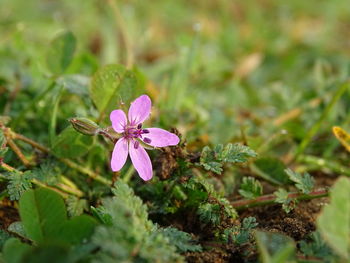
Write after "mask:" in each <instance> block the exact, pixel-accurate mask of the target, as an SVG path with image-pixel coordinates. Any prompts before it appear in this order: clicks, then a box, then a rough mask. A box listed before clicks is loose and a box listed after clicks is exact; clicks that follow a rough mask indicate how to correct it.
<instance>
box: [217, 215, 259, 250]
mask: <svg viewBox="0 0 350 263" xmlns="http://www.w3.org/2000/svg"><path fill="white" fill-rule="evenodd" d="M257 226H258V223H257V222H256V218H255V217H246V218H244V219H243V222H242V225H241V226H234V227H231V228H226V229H225V230H224V233H223V239H224V241H226V242H229V241H231V240H232V241H233V242H234V243H235V244H237V245H242V244H244V243H246V242H249V240H250V239H251V238H252V230H253V229H254V228H255V227H257Z"/></svg>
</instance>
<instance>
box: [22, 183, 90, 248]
mask: <svg viewBox="0 0 350 263" xmlns="http://www.w3.org/2000/svg"><path fill="white" fill-rule="evenodd" d="M19 212H20V216H21V219H22V223H23V226H24V230H25V232H26V234H27V236H28V237H29V238H31V239H32V240H34V241H35V242H36V243H38V244H45V243H47V242H60V243H63V244H77V243H80V242H82V241H83V240H84V239H86V238H88V237H90V236H91V234H92V233H93V230H94V228H95V226H96V220H95V219H93V218H92V217H90V216H88V215H81V216H77V217H73V218H72V219H70V220H67V212H66V209H65V206H64V201H63V199H62V197H61V196H60V195H59V194H58V193H56V192H54V191H52V190H48V189H45V188H39V189H36V190H29V191H27V192H25V193H24V194H23V196H22V198H21V199H20V201H19Z"/></svg>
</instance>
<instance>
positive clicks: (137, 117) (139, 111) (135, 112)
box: [128, 95, 152, 125]
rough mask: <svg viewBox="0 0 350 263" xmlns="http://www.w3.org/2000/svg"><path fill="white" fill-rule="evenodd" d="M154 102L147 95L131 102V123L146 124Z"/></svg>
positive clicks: (129, 115) (129, 114)
mask: <svg viewBox="0 0 350 263" xmlns="http://www.w3.org/2000/svg"><path fill="white" fill-rule="evenodd" d="M151 107H152V102H151V99H150V98H149V97H148V96H147V95H142V96H140V97H138V98H137V99H136V100H134V101H133V102H131V105H130V108H129V113H128V117H129V122H130V124H131V125H137V124H140V123H142V122H144V121H145V120H146V119H147V118H148V116H149V114H150V113H151Z"/></svg>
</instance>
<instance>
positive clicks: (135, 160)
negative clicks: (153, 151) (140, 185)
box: [129, 141, 153, 181]
mask: <svg viewBox="0 0 350 263" xmlns="http://www.w3.org/2000/svg"><path fill="white" fill-rule="evenodd" d="M134 143H135V141H131V142H130V144H129V153H130V158H131V161H132V164H133V165H134V167H135V169H136V171H137V172H138V173H139V176H140V177H141V178H142V179H143V180H145V181H148V180H150V179H151V178H152V175H153V172H152V163H151V159H150V158H149V156H148V154H147V152H146V151H145V149H144V148H143V147H142V146H141V145H138V147H137V149H135V147H134Z"/></svg>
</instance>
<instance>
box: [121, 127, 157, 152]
mask: <svg viewBox="0 0 350 263" xmlns="http://www.w3.org/2000/svg"><path fill="white" fill-rule="evenodd" d="M147 133H149V130H147V129H142V124H139V125H137V126H135V125H127V126H125V128H124V134H123V137H124V138H125V139H128V140H130V139H138V138H140V139H142V140H143V141H144V142H145V143H151V141H152V140H151V139H150V138H147V137H143V136H142V135H143V134H147ZM139 145H140V143H139V142H138V141H135V143H134V148H135V149H137V148H138V147H139Z"/></svg>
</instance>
